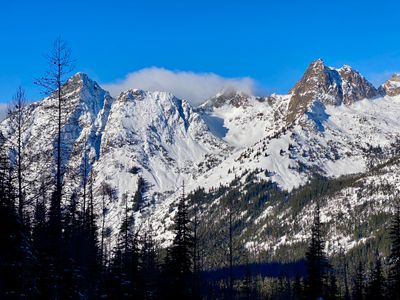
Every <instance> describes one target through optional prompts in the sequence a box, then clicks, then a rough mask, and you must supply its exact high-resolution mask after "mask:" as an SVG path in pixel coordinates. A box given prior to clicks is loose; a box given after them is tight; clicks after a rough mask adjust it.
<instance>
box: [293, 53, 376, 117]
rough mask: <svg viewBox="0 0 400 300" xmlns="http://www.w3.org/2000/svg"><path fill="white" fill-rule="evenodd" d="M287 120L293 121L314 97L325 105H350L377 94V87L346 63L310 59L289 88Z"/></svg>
mask: <svg viewBox="0 0 400 300" xmlns="http://www.w3.org/2000/svg"><path fill="white" fill-rule="evenodd" d="M289 93H290V94H291V95H292V98H291V100H290V103H289V112H288V115H287V122H288V123H289V124H291V123H293V121H294V120H296V118H297V117H298V116H300V115H303V114H304V113H305V112H307V110H308V109H309V108H310V107H311V105H312V103H313V102H314V101H316V100H317V101H319V102H321V103H323V104H325V105H336V106H337V105H342V104H344V105H350V104H352V103H354V102H356V101H359V100H362V99H365V98H367V99H371V98H374V97H377V96H379V92H378V90H377V89H376V88H375V87H374V86H373V85H372V84H371V83H370V82H369V81H368V80H366V79H365V78H364V77H363V76H362V75H361V74H360V73H359V72H357V71H356V70H354V69H352V68H351V67H350V66H347V65H345V66H343V67H342V68H340V69H334V68H331V67H328V66H326V65H325V64H324V62H323V61H322V60H321V59H318V60H316V61H314V62H312V63H311V64H310V65H309V66H308V68H307V70H306V72H305V73H304V75H303V77H302V78H301V79H300V80H299V81H298V82H297V83H296V84H295V86H294V87H293V88H292V89H290V91H289Z"/></svg>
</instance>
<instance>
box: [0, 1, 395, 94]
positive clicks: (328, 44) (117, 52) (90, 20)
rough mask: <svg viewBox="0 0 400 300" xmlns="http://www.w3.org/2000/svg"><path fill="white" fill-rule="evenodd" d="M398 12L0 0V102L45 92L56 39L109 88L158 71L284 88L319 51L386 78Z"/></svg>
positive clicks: (336, 5) (290, 4) (329, 4)
mask: <svg viewBox="0 0 400 300" xmlns="http://www.w3.org/2000/svg"><path fill="white" fill-rule="evenodd" d="M399 12H400V4H399V2H398V1H368V0H366V1H305V0H303V1H283V0H281V1H273V2H272V1H271V2H270V1H251V0H248V1H235V0H230V1H216V0H214V1H208V0H203V1H152V0H146V1H128V0H127V1H122V0H113V1H85V0H79V1H78V0H68V1H67V0H64V1H60V0H47V1H40V0H36V1H28V0H25V1H24V0H19V1H2V4H1V11H0V37H1V40H2V42H1V48H0V102H6V101H8V100H9V99H10V98H11V96H12V95H13V93H14V91H15V89H16V88H17V86H18V85H22V86H23V87H25V89H26V91H27V95H28V97H29V98H31V99H37V98H39V97H40V94H39V89H38V88H37V87H35V86H34V85H33V83H32V82H33V80H34V78H35V77H38V76H40V75H41V74H42V73H43V71H44V70H45V63H44V59H43V55H44V54H45V53H46V52H47V51H48V50H49V49H50V47H51V45H52V41H53V40H54V39H55V38H56V37H57V36H58V35H61V36H62V38H63V39H64V40H66V41H67V42H68V43H69V45H70V47H71V48H72V51H73V56H74V58H76V59H77V66H76V71H83V72H86V73H88V74H89V76H91V77H92V78H93V79H95V80H97V81H98V82H100V83H102V84H105V85H106V84H110V83H115V82H118V83H121V80H122V79H123V78H125V77H126V76H127V74H129V73H132V72H137V71H139V70H141V69H143V68H149V67H157V68H164V69H167V70H171V71H172V73H174V72H175V71H188V72H190V74H192V75H193V74H194V75H196V74H197V73H215V74H217V75H219V76H220V78H222V79H224V78H239V80H240V79H241V78H242V77H249V78H251V79H252V80H253V81H254V82H255V84H256V85H257V87H258V88H261V89H262V90H265V91H268V92H280V93H283V92H286V91H287V90H288V89H289V88H290V87H291V86H292V85H293V84H294V83H295V81H296V80H297V79H299V77H300V76H301V74H302V73H303V71H304V69H305V68H306V67H307V65H308V64H309V63H310V61H312V60H315V59H316V58H320V57H321V58H323V59H324V60H325V62H326V63H327V64H328V65H331V66H337V67H339V66H341V65H343V64H349V65H352V66H353V67H355V68H356V69H358V70H359V71H360V72H361V73H362V74H364V75H365V76H366V77H367V78H368V79H370V80H371V81H372V82H373V83H375V84H378V83H381V82H382V81H383V80H384V79H386V78H387V77H389V75H390V74H391V73H393V72H399V71H400V30H399V28H400V26H399V21H398V20H399ZM153 70H154V69H153ZM164 71H166V70H164ZM203 75H204V74H203ZM139 82H142V81H139ZM144 85H146V83H145V84H144ZM106 86H108V85H106Z"/></svg>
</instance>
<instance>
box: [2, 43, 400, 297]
mask: <svg viewBox="0 0 400 300" xmlns="http://www.w3.org/2000/svg"><path fill="white" fill-rule="evenodd" d="M48 59H49V61H48V62H49V71H48V72H46V75H45V76H43V77H41V78H40V79H38V80H37V83H38V84H39V85H40V86H41V87H43V88H44V91H45V92H46V94H47V95H53V96H54V97H55V99H56V102H57V116H55V118H54V124H53V125H54V126H55V127H56V128H57V135H56V140H55V157H54V161H55V166H56V167H55V172H53V173H54V178H52V179H51V180H41V181H38V183H37V184H38V187H37V189H36V190H37V191H39V192H38V193H37V194H35V195H27V192H26V180H25V178H26V176H28V175H29V174H28V170H27V169H25V168H24V166H25V165H26V163H27V159H29V158H28V157H25V155H24V153H26V152H25V151H24V146H25V145H24V143H23V139H22V136H23V132H24V130H25V128H26V126H25V125H26V124H25V121H26V119H25V117H26V116H25V114H24V111H25V107H26V101H25V95H24V92H23V90H22V89H21V88H19V89H18V90H17V93H16V96H15V98H14V100H13V105H12V106H11V108H10V112H9V116H8V118H9V120H10V124H11V126H12V127H13V130H14V132H15V137H16V138H15V139H13V140H7V139H6V138H5V137H4V136H3V135H0V299H320V298H321V299H356V300H358V299H400V204H399V203H398V202H395V201H393V211H395V213H394V215H393V214H387V215H376V216H375V219H374V221H373V224H372V226H374V225H377V224H384V222H385V221H386V220H387V219H388V218H390V220H391V225H390V228H389V229H388V232H387V234H385V233H382V234H381V235H380V237H381V238H382V240H385V243H386V244H385V247H386V249H387V250H388V255H387V256H386V257H384V256H383V255H382V254H381V253H382V252H379V251H378V250H379V247H378V244H376V243H375V244H374V241H370V242H369V244H367V245H369V248H368V249H366V248H365V247H364V248H360V249H357V248H356V249H353V250H351V251H349V252H347V253H345V252H344V251H342V252H341V253H340V254H339V255H338V256H336V257H330V258H329V257H328V255H327V253H326V252H325V239H324V236H325V233H324V232H325V230H326V228H325V227H324V225H325V224H324V223H323V222H322V221H321V214H320V204H321V201H323V200H322V199H324V197H326V196H329V195H331V194H333V193H335V192H336V191H338V190H340V189H341V188H343V187H344V186H351V185H353V184H355V181H356V179H357V178H356V177H343V178H339V179H335V180H331V179H326V178H324V177H321V176H317V175H316V176H315V177H314V178H313V179H312V180H311V181H310V182H309V183H308V184H307V185H305V186H303V187H299V188H297V189H295V190H294V191H292V192H290V193H288V192H285V191H282V190H281V189H279V188H278V186H277V185H276V184H275V183H272V182H270V181H263V180H257V178H256V177H255V174H256V173H257V170H256V171H255V172H252V173H250V172H248V171H245V174H244V175H247V176H246V179H245V182H244V183H243V182H242V181H241V179H240V178H239V177H238V178H236V179H235V180H234V181H233V182H232V183H231V184H230V185H228V186H220V187H218V188H214V189H211V190H209V191H205V190H204V189H197V190H196V191H194V192H192V193H190V194H188V195H186V194H185V192H184V185H183V186H182V196H181V197H180V198H179V201H178V205H177V206H176V207H173V208H171V212H173V213H174V219H173V220H174V222H173V226H172V227H171V228H170V229H171V231H172V232H173V239H172V241H171V243H170V245H169V246H167V247H164V248H162V247H161V245H160V244H159V242H158V240H157V238H156V232H155V231H154V230H153V228H152V226H151V224H148V225H146V226H142V224H136V223H135V222H137V220H136V219H135V214H136V213H137V212H138V211H140V210H141V209H143V208H144V207H146V205H147V204H148V199H146V190H147V188H148V185H147V183H146V181H145V180H144V179H143V178H141V177H140V176H138V181H137V183H136V185H137V186H136V188H137V189H136V190H137V192H136V193H135V195H134V196H133V197H132V198H130V197H129V196H128V195H122V200H123V204H124V207H123V214H122V220H121V224H120V227H119V228H118V233H117V234H116V235H115V240H116V243H115V246H113V247H112V248H111V247H110V245H109V243H107V240H108V237H109V235H110V231H109V228H107V226H106V222H105V219H106V215H107V213H108V204H109V203H110V202H112V201H113V199H114V198H115V194H116V193H115V192H116V191H115V190H113V189H112V187H111V186H110V185H108V184H106V183H104V184H102V185H101V186H100V188H99V190H98V192H99V194H100V197H98V198H97V199H100V203H95V201H94V182H95V179H96V178H95V176H96V174H95V173H94V172H93V170H92V163H93V161H91V159H90V158H89V157H88V154H87V152H86V149H85V148H83V150H82V157H83V164H82V166H81V173H80V174H79V176H80V177H81V183H82V189H81V191H80V192H70V193H69V192H67V191H66V190H64V188H63V187H64V186H66V185H67V182H65V179H64V176H63V175H64V172H65V170H63V165H62V158H63V157H64V155H65V153H64V152H65V149H63V145H64V144H65V143H66V140H64V138H65V137H64V133H65V132H64V131H63V115H64V113H65V111H64V110H65V106H64V104H65V95H64V92H63V88H62V87H63V84H64V83H65V82H66V81H65V80H66V79H65V77H66V75H67V74H68V73H69V72H70V71H71V70H72V66H73V60H71V58H70V49H69V48H68V47H67V45H66V44H65V42H63V41H62V40H61V39H57V40H56V42H55V44H54V48H53V49H52V51H51V53H50V55H49V56H48ZM49 125H51V124H49ZM259 171H260V170H259ZM132 172H134V173H135V174H137V173H138V172H137V170H132ZM48 191H51V193H49V192H48ZM216 199H218V200H219V203H220V206H219V208H218V209H215V207H213V202H214V201H215V200H216ZM271 204H276V205H280V206H281V208H282V210H285V209H287V208H290V211H291V213H292V214H293V216H297V215H298V214H299V212H300V211H301V210H302V209H303V208H304V207H305V206H306V205H309V206H311V207H312V208H313V216H312V219H313V220H312V226H311V230H310V232H309V235H310V239H309V241H308V242H307V243H304V245H293V246H292V248H290V249H286V250H287V252H281V254H280V255H281V256H279V254H276V253H274V254H272V253H269V252H268V251H266V250H265V249H253V248H252V245H245V244H244V241H245V240H246V239H247V238H248V237H250V236H251V235H252V234H254V233H255V230H254V228H249V227H248V223H246V222H245V221H244V220H243V218H242V217H240V216H241V215H242V214H243V212H247V214H248V215H251V216H256V217H258V216H260V214H261V213H262V212H263V211H265V210H266V209H267V208H268V207H269V205H271ZM207 210H208V213H209V215H208V216H209V218H207V219H204V218H203V217H204V213H205V211H207ZM210 210H211V212H210ZM259 226H261V224H260V225H259ZM285 226H286V225H285V224H282V227H279V228H268V229H267V231H266V232H265V233H264V234H265V235H268V236H279V235H280V234H281V233H282V232H284V231H285V230H286V229H287V227H285ZM370 226H371V225H370ZM368 229H369V228H368ZM364 230H367V229H366V228H362V226H360V228H357V229H356V230H355V232H354V234H355V235H357V234H362V232H363V231H364ZM386 236H388V237H389V238H388V239H387V238H386V239H385V238H384V237H386ZM259 238H260V240H261V241H262V239H263V237H259ZM381 244H382V243H381ZM253 250H257V251H253ZM288 254H290V256H291V257H287V256H288ZM274 255H275V256H274ZM284 256H286V257H284ZM277 261H278V262H277Z"/></svg>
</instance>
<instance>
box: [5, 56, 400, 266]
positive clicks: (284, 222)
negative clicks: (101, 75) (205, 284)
mask: <svg viewBox="0 0 400 300" xmlns="http://www.w3.org/2000/svg"><path fill="white" fill-rule="evenodd" d="M63 91H64V93H65V95H66V97H65V100H64V105H65V107H64V109H63V112H64V114H63V135H62V145H63V147H64V152H63V153H64V156H63V158H62V168H63V174H64V175H63V176H64V179H65V182H66V183H67V184H66V186H64V189H63V195H64V196H63V201H64V204H65V205H67V204H68V201H69V199H70V198H71V197H72V195H74V194H79V193H82V192H83V189H84V187H85V184H86V183H87V182H88V181H89V180H93V181H94V189H93V193H94V199H95V205H96V209H97V210H98V211H99V212H101V211H102V212H103V213H104V216H105V227H106V229H107V232H108V235H107V237H106V239H107V243H108V247H109V248H111V246H112V245H113V243H114V242H115V235H116V233H117V231H118V228H119V227H120V225H121V222H122V219H123V214H124V208H125V205H126V204H125V203H126V201H130V202H135V203H134V207H135V211H134V222H135V226H136V227H137V228H138V229H139V228H142V227H143V226H147V227H148V226H151V227H152V228H153V229H154V231H155V232H156V239H157V240H159V241H160V242H161V244H162V245H164V246H165V245H169V243H170V242H171V239H172V238H173V236H172V231H171V226H172V223H173V219H174V216H175V213H176V208H177V204H178V200H179V197H180V196H181V194H182V192H183V191H182V185H183V182H184V188H185V192H186V193H187V194H189V197H192V198H196V197H197V198H201V200H199V201H200V202H199V207H200V211H199V214H200V215H201V219H202V224H203V225H200V227H201V231H202V232H203V233H204V235H205V232H207V234H210V233H212V236H213V237H214V240H213V239H208V240H207V241H205V242H204V245H205V248H206V249H208V250H207V251H214V252H215V253H216V254H215V255H214V257H213V259H215V257H217V253H218V250H215V249H214V246H215V243H217V242H216V241H220V244H221V245H223V243H224V237H223V234H222V233H221V230H224V229H223V228H224V222H225V220H226V218H227V205H228V204H227V203H228V202H229V199H231V198H234V199H235V214H234V215H235V217H234V222H235V224H236V226H235V236H236V242H237V244H238V247H239V248H243V249H247V250H250V252H251V253H254V254H260V253H265V255H266V256H267V257H268V258H269V259H272V260H274V259H277V260H285V253H288V252H291V253H292V254H293V253H294V251H298V252H296V253H295V254H293V255H292V259H293V260H295V259H298V258H301V257H302V256H304V251H305V248H304V247H305V245H306V242H307V239H308V238H309V228H310V226H311V223H312V211H313V210H314V206H315V201H314V200H316V199H318V200H319V203H320V208H321V217H322V220H323V222H324V223H325V225H326V240H327V243H326V249H327V251H328V253H329V254H332V255H333V254H335V253H336V254H337V253H338V252H339V251H342V250H343V251H345V252H348V253H351V251H358V250H357V249H362V248H363V247H364V246H367V245H368V243H377V244H378V245H379V247H380V249H381V250H382V251H388V248H387V246H386V245H384V244H379V241H380V237H381V236H382V235H383V234H385V228H386V227H387V224H388V223H387V222H388V218H387V216H388V215H389V214H390V213H391V212H393V210H394V205H393V201H394V198H393V194H394V191H395V190H396V189H398V188H399V187H400V186H399V182H400V178H399V177H400V175H399V174H400V172H399V171H400V161H399V155H400V146H399V141H400V119H399V114H400V75H399V74H396V75H393V77H391V78H390V79H388V81H386V82H385V83H384V84H383V85H382V86H380V87H378V88H376V87H374V86H373V85H372V84H371V83H370V82H369V81H368V80H367V79H366V78H364V77H363V76H362V75H361V74H360V73H359V72H358V71H356V70H354V69H352V68H351V67H350V66H347V65H345V66H343V67H341V68H339V69H336V68H332V67H328V66H326V65H325V64H324V62H323V61H322V60H317V61H314V62H312V63H311V64H310V65H309V67H308V68H307V70H306V71H305V73H304V75H303V76H302V78H301V79H300V80H299V81H298V82H297V83H296V84H295V85H294V86H293V88H291V89H290V91H289V92H288V94H286V95H278V94H272V95H270V96H265V97H259V96H254V95H248V94H246V93H243V92H241V91H236V90H231V89H226V90H223V91H221V92H220V93H219V94H217V95H215V96H214V97H212V98H210V99H204V103H203V104H202V105H200V106H198V107H192V106H191V105H190V103H189V102H188V101H186V100H185V99H179V98H177V97H175V96H174V95H172V94H170V93H167V92H148V91H144V90H133V89H132V90H127V91H125V92H123V93H121V94H120V95H119V96H118V97H117V98H113V97H111V96H110V94H109V93H108V92H107V91H105V90H103V89H102V88H101V86H100V85H99V84H97V83H96V82H94V81H93V80H91V79H90V78H89V77H88V76H87V75H85V74H83V73H77V74H76V75H74V76H72V77H71V78H70V79H69V80H68V81H67V83H66V84H65V85H64V86H63ZM55 96H56V95H52V96H50V97H47V98H45V99H43V100H41V101H38V102H35V103H32V104H30V105H29V106H27V107H26V109H25V111H24V114H25V116H26V118H27V122H26V124H25V128H24V130H23V136H22V141H23V144H24V149H25V151H26V153H24V155H25V156H26V157H27V158H26V160H25V161H24V164H25V169H26V171H25V172H26V174H27V177H26V181H27V182H26V193H27V198H28V199H29V202H30V204H31V205H33V204H34V202H35V199H34V197H33V195H36V194H37V193H38V191H40V189H41V188H42V187H43V186H44V185H46V184H48V183H49V182H52V180H54V179H53V177H54V176H53V175H54V172H55V160H54V157H55V153H54V152H55V150H54V149H55V143H56V136H57V130H56V122H55V117H56V113H57V107H56V103H57V102H56V97H55ZM52 124H54V127H53V126H52ZM0 130H1V133H2V134H3V136H4V137H5V138H6V140H10V141H12V140H15V139H16V138H17V136H16V132H15V130H14V129H13V127H12V126H11V125H10V120H9V119H5V120H4V121H3V122H2V123H1V125H0ZM9 147H10V151H9V154H10V157H11V158H12V157H13V155H14V154H13V151H12V147H11V144H10V145H9ZM43 170H46V171H43ZM46 172H47V173H46ZM89 173H91V174H92V178H89V177H88V174H89ZM49 193H50V192H49ZM30 195H32V196H30ZM221 247H222V246H221ZM211 249H214V250H211ZM293 249H295V250H293ZM205 251H206V250H205ZM206 264H207V265H208V266H212V265H213V264H215V262H213V261H208V262H206Z"/></svg>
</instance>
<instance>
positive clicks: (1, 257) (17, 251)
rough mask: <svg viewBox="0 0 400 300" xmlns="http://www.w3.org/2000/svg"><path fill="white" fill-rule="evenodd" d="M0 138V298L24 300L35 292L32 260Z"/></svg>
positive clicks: (10, 172) (0, 138)
mask: <svg viewBox="0 0 400 300" xmlns="http://www.w3.org/2000/svg"><path fill="white" fill-rule="evenodd" d="M3 145H4V139H3V137H2V136H0V147H1V148H0V299H23V298H26V297H32V296H33V295H34V293H35V290H34V286H35V285H36V283H35V276H34V274H33V272H32V271H33V268H32V267H33V263H34V257H33V256H32V245H31V243H30V240H29V239H28V237H27V233H26V231H25V229H26V228H25V227H24V225H23V223H22V220H21V219H20V218H19V215H17V212H16V210H15V207H16V203H15V202H16V201H15V200H16V196H15V191H14V187H13V184H12V176H11V174H12V170H11V169H10V163H9V160H8V158H7V156H6V155H5V153H4V152H3V150H4V148H3Z"/></svg>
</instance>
